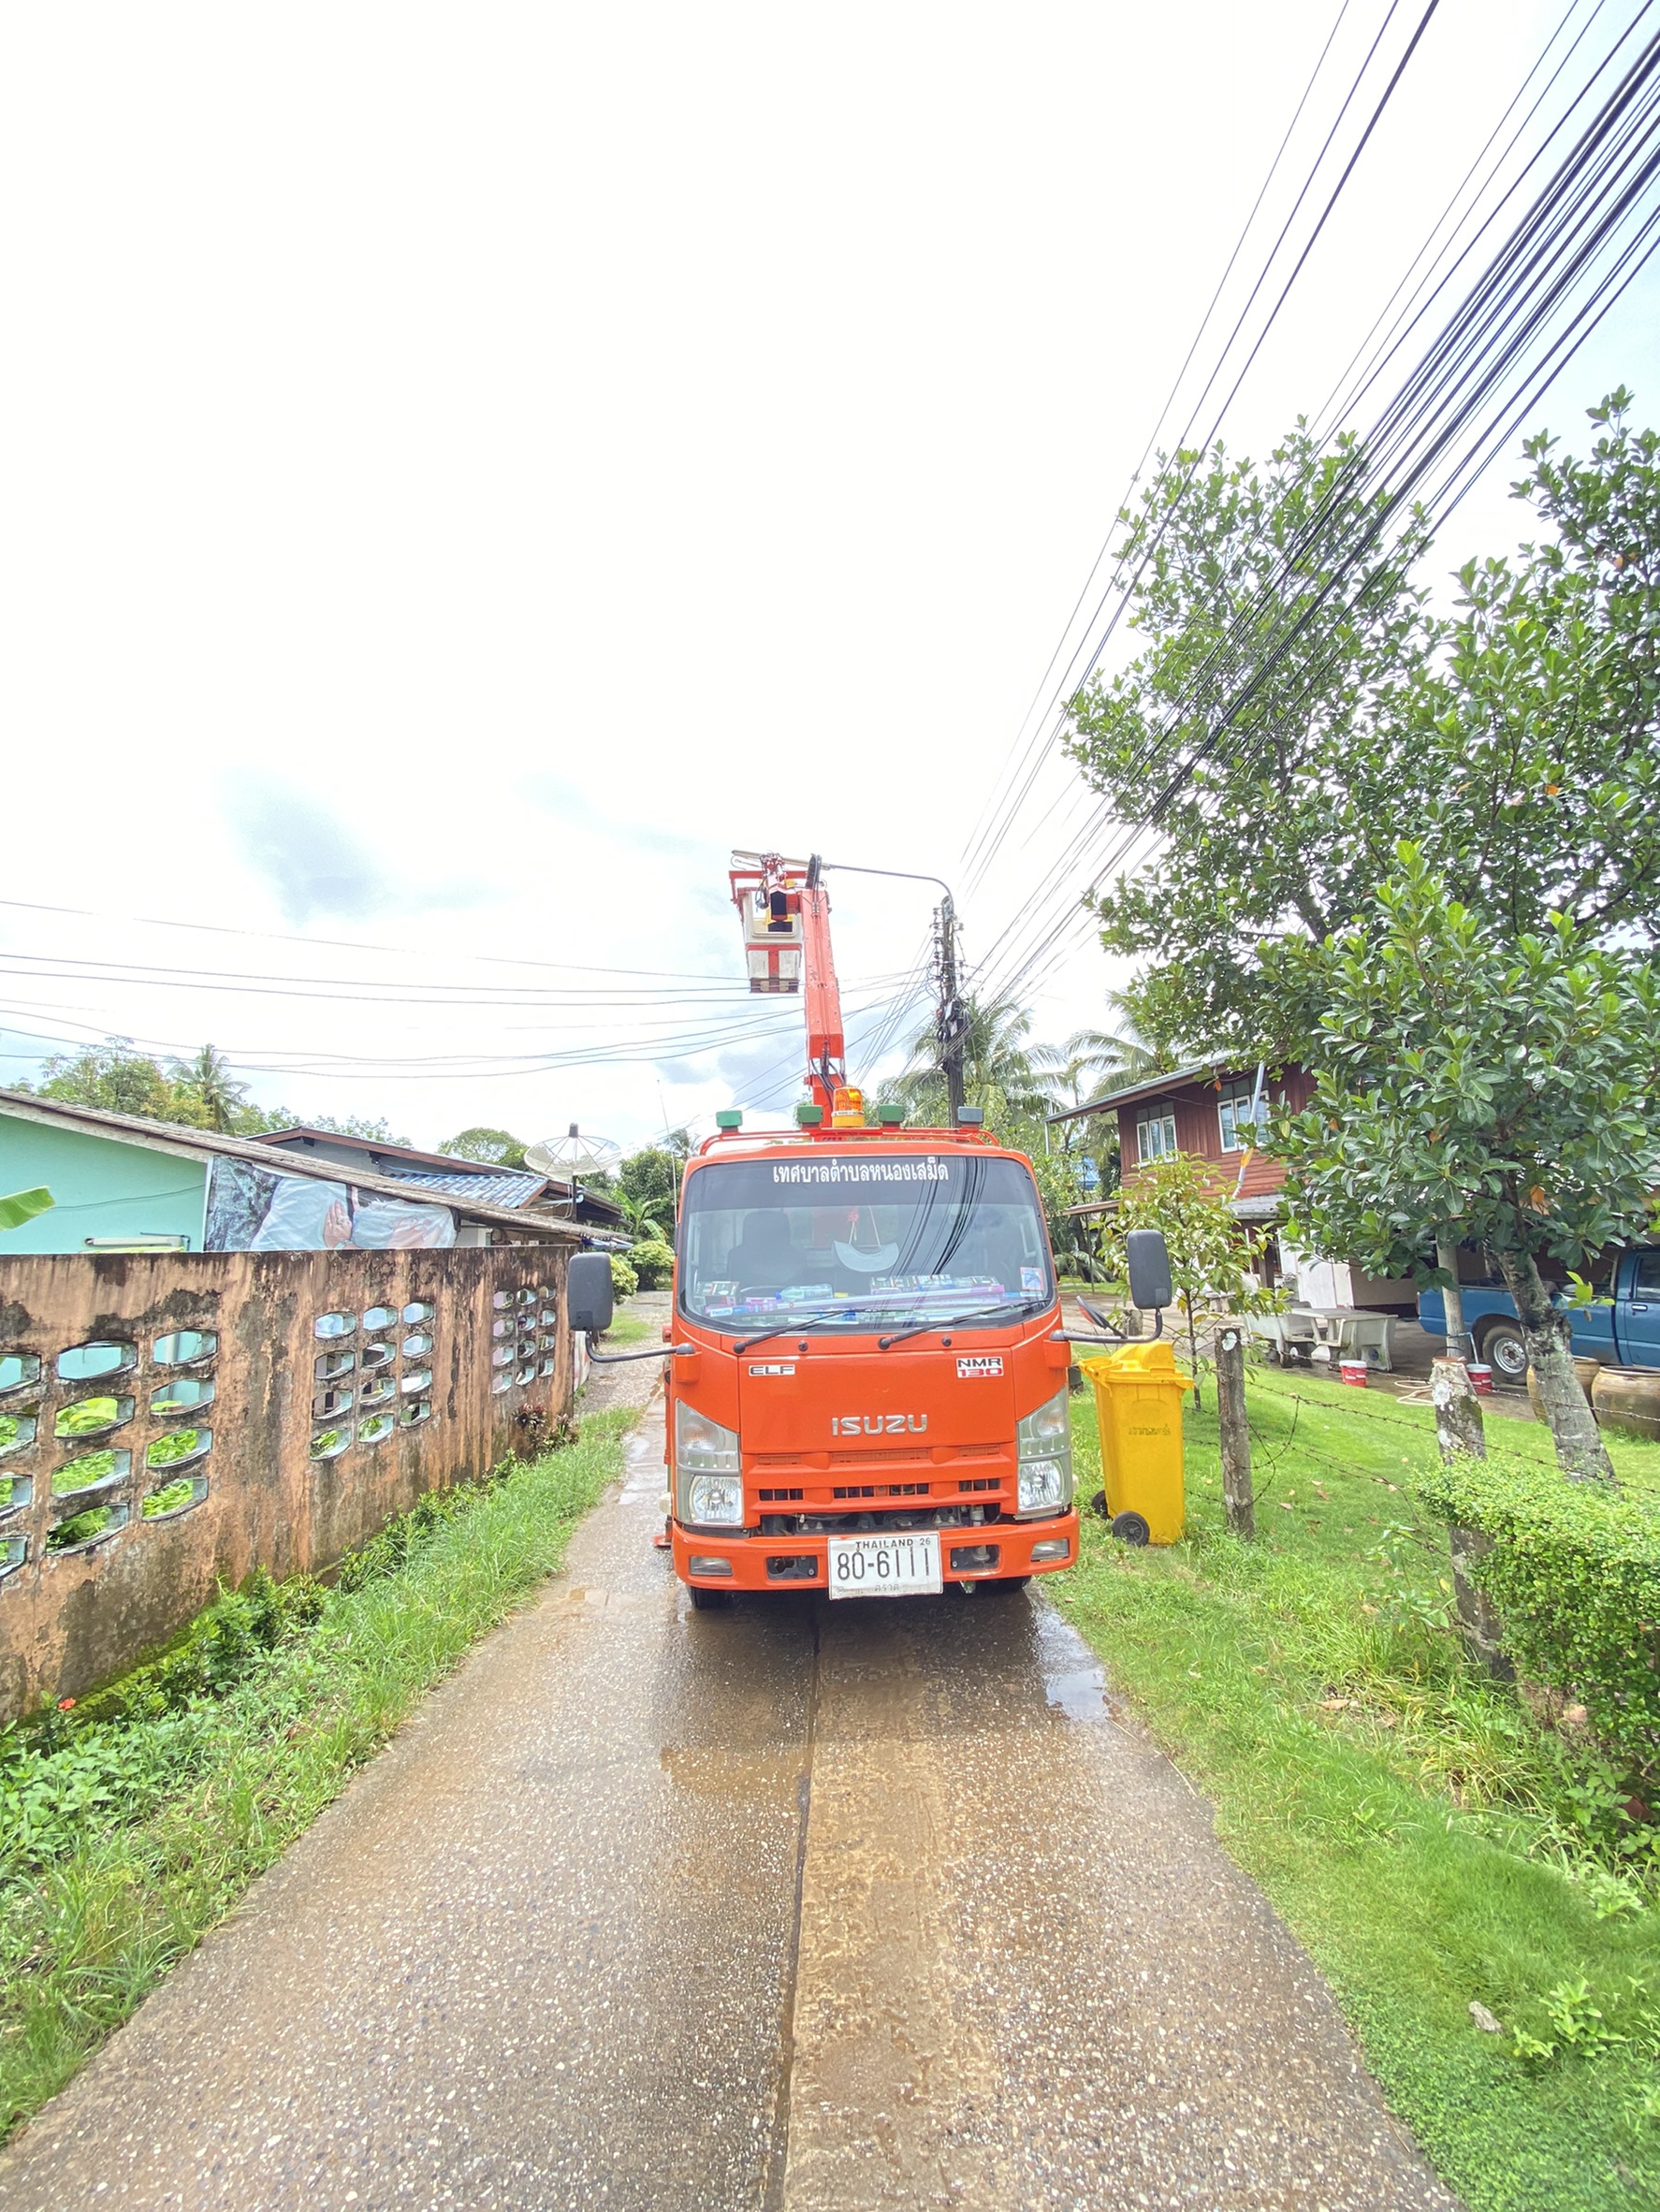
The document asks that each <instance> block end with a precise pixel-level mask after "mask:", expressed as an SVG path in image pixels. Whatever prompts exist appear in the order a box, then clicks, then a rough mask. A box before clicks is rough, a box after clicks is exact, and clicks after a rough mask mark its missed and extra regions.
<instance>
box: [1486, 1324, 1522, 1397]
mask: <svg viewBox="0 0 1660 2212" xmlns="http://www.w3.org/2000/svg"><path fill="white" fill-rule="evenodd" d="M1477 1341H1478V1348H1479V1350H1480V1353H1481V1357H1482V1358H1483V1359H1484V1360H1485V1361H1487V1364H1488V1365H1489V1366H1490V1367H1491V1368H1492V1369H1493V1375H1495V1377H1496V1378H1497V1379H1498V1381H1500V1382H1503V1383H1508V1384H1509V1385H1510V1387H1511V1389H1512V1390H1521V1389H1522V1386H1523V1384H1524V1383H1525V1382H1526V1381H1527V1346H1526V1344H1525V1342H1524V1341H1523V1339H1522V1332H1521V1330H1520V1329H1518V1327H1517V1326H1516V1324H1515V1322H1514V1321H1489V1323H1488V1324H1487V1326H1486V1328H1485V1329H1483V1330H1482V1332H1481V1334H1480V1336H1479V1337H1478V1340H1477Z"/></svg>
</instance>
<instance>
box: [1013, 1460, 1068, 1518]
mask: <svg viewBox="0 0 1660 2212" xmlns="http://www.w3.org/2000/svg"><path fill="white" fill-rule="evenodd" d="M1067 1489H1068V1483H1067V1478H1066V1475H1065V1473H1064V1471H1063V1470H1062V1468H1061V1465H1060V1463H1059V1461H1058V1460H1023V1461H1022V1462H1021V1466H1020V1510H1021V1511H1022V1512H1023V1513H1041V1511H1042V1510H1043V1508H1044V1507H1045V1506H1049V1507H1051V1508H1053V1507H1054V1506H1064V1505H1065V1504H1066V1498H1067Z"/></svg>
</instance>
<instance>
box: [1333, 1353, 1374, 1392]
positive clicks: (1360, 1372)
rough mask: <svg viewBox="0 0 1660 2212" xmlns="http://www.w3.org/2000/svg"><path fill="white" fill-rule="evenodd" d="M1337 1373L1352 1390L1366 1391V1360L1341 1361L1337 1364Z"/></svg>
mask: <svg viewBox="0 0 1660 2212" xmlns="http://www.w3.org/2000/svg"><path fill="white" fill-rule="evenodd" d="M1337 1371H1338V1373H1339V1374H1340V1375H1342V1377H1343V1379H1344V1381H1345V1382H1346V1383H1347V1385H1348V1386H1349V1388H1350V1390H1364V1389H1365V1387H1366V1373H1367V1370H1366V1362H1365V1361H1364V1360H1340V1361H1338V1363H1337Z"/></svg>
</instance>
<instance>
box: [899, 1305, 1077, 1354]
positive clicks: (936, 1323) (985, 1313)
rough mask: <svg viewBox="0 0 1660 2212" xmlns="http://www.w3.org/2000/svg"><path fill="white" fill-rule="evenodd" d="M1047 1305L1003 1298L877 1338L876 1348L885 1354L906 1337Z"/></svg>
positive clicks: (925, 1334) (1030, 1310)
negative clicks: (962, 1312)
mask: <svg viewBox="0 0 1660 2212" xmlns="http://www.w3.org/2000/svg"><path fill="white" fill-rule="evenodd" d="M1047 1303H1048V1301H1047V1300H1046V1299H1042V1298H1005V1299H1004V1300H1003V1302H1002V1303H1001V1304H1000V1305H983V1306H977V1307H976V1308H975V1309H974V1311H973V1312H972V1313H968V1314H949V1315H946V1316H945V1317H943V1318H941V1319H939V1320H933V1321H919V1322H918V1323H917V1325H916V1327H915V1328H914V1329H901V1330H900V1331H899V1332H898V1334H897V1335H896V1336H879V1337H878V1338H877V1340H876V1347H877V1349H878V1351H881V1352H885V1351H888V1350H890V1349H891V1348H892V1347H893V1346H895V1345H896V1344H903V1343H904V1342H905V1341H906V1339H907V1337H911V1336H932V1334H933V1333H934V1332H935V1330H936V1329H938V1330H939V1331H940V1332H941V1333H943V1332H945V1331H946V1330H947V1329H960V1328H961V1327H962V1325H963V1323H964V1322H965V1321H989V1320H992V1319H993V1318H994V1317H996V1316H997V1315H998V1314H1035V1313H1036V1312H1038V1310H1039V1309H1040V1307H1041V1306H1043V1305H1045V1304H1047Z"/></svg>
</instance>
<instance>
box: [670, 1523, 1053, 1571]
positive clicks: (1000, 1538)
mask: <svg viewBox="0 0 1660 2212" xmlns="http://www.w3.org/2000/svg"><path fill="white" fill-rule="evenodd" d="M670 1533H671V1535H672V1538H673V1548H674V1561H675V1572H676V1574H677V1575H678V1576H679V1578H680V1579H681V1581H682V1582H695V1583H698V1584H700V1585H701V1586H703V1587H706V1588H707V1589H710V1590H823V1589H824V1588H826V1587H827V1579H828V1578H827V1570H826V1566H825V1562H826V1560H827V1558H828V1556H829V1550H830V1545H829V1539H828V1538H827V1537H825V1536H812V1535H766V1536H763V1535H752V1536H751V1535H740V1534H739V1533H738V1532H737V1531H735V1530H734V1531H733V1532H732V1533H731V1534H730V1535H723V1534H722V1535H717V1534H716V1533H714V1532H713V1531H706V1530H701V1529H699V1530H687V1529H684V1528H682V1527H681V1525H680V1523H679V1522H678V1521H672V1522H671V1523H670ZM864 1533H865V1534H867V1535H868V1534H880V1533H881V1531H880V1526H879V1527H878V1528H877V1529H876V1530H866V1531H865V1532H864ZM1062 1543H1064V1544H1065V1546H1066V1550H1065V1554H1064V1556H1062V1557H1059V1558H1057V1557H1056V1554H1055V1550H1054V1547H1056V1545H1058V1544H1062ZM1044 1547H1048V1548H1049V1549H1048V1550H1044ZM1034 1550H1039V1551H1041V1552H1042V1554H1043V1555H1042V1556H1041V1557H1039V1558H1037V1559H1034V1558H1033V1557H1032V1553H1033V1551H1034ZM954 1552H955V1553H961V1554H963V1555H964V1556H963V1558H962V1560H961V1562H960V1564H955V1565H954V1564H953V1558H952V1555H953V1553H954ZM1077 1557H1078V1515H1077V1511H1076V1509H1075V1508H1070V1509H1069V1510H1068V1511H1066V1512H1064V1513H1056V1514H1055V1515H1054V1516H1053V1517H1052V1518H1051V1519H1049V1520H1047V1521H990V1522H987V1523H986V1525H985V1526H984V1527H976V1528H946V1529H941V1530H940V1531H939V1565H940V1571H941V1573H942V1575H943V1577H944V1579H945V1580H946V1581H947V1582H985V1581H990V1580H992V1579H997V1578H1000V1577H1002V1576H1005V1575H1051V1574H1057V1573H1059V1571H1060V1570H1061V1568H1062V1567H1069V1566H1071V1565H1072V1564H1073V1563H1074V1562H1075V1561H1076V1559H1077ZM693 1558H695V1559H696V1560H697V1561H698V1563H699V1571H698V1572H696V1573H693V1572H692V1559H693ZM714 1560H720V1561H721V1562H722V1563H723V1564H725V1566H726V1567H727V1569H728V1572H726V1573H724V1574H721V1573H719V1572H716V1571H712V1570H711V1569H709V1568H707V1567H706V1566H705V1565H704V1564H703V1563H704V1562H706V1561H714ZM808 1561H810V1562H812V1563H813V1571H812V1572H811V1573H810V1574H809V1573H808V1572H807V1571H806V1563H807V1562H808ZM783 1563H788V1564H787V1566H785V1565H784V1564H783Z"/></svg>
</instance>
